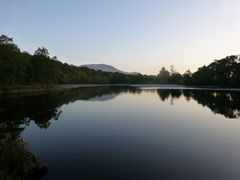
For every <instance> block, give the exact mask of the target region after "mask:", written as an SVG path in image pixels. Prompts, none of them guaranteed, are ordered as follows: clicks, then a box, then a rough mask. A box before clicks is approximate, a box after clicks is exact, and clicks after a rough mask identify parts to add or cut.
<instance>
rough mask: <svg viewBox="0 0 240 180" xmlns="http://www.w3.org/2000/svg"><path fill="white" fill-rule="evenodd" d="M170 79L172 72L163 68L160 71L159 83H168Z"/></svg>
mask: <svg viewBox="0 0 240 180" xmlns="http://www.w3.org/2000/svg"><path fill="white" fill-rule="evenodd" d="M169 77H170V72H169V71H168V70H166V68H165V67H162V69H161V70H160V71H159V74H158V81H159V82H160V83H168V81H169Z"/></svg>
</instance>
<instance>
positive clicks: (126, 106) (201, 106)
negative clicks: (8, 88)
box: [0, 87, 240, 180]
mask: <svg viewBox="0 0 240 180" xmlns="http://www.w3.org/2000/svg"><path fill="white" fill-rule="evenodd" d="M239 117H240V92H238V91H230V90H227V91H223V90H221V91H220V90H203V89H201V90H194V89H185V90H184V89H177V88H173V89H171V88H170V89H169V88H167V89H166V88H161V89H158V88H152V87H147V88H146V87H145V88H141V87H135V88H134V87H132V88H128V87H85V88H79V89H73V90H66V91H61V92H54V93H49V94H38V95H18V96H2V97H1V99H0V128H1V132H2V134H4V133H8V134H9V133H13V134H17V135H19V136H20V137H22V138H23V140H24V142H26V143H27V145H28V148H29V150H30V151H31V152H32V153H33V154H35V155H37V156H38V157H39V160H40V161H41V162H42V163H44V164H45V165H47V167H48V168H49V172H48V173H47V174H46V175H45V176H43V178H42V179H43V180H50V179H84V180H88V179H104V180H105V179H114V180H115V179H121V180H122V179H137V180H138V179H149V180H150V179H152V180H155V179H157V180H159V179H187V180H188V179H191V180H192V179H201V180H202V179H211V180H212V179H217V180H221V179H222V180H235V179H236V180H237V179H240V171H239V167H240V119H239Z"/></svg>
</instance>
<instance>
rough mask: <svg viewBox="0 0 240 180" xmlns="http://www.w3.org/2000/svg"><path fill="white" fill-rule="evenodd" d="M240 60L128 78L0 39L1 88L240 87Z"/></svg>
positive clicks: (236, 57) (45, 51)
mask: <svg viewBox="0 0 240 180" xmlns="http://www.w3.org/2000/svg"><path fill="white" fill-rule="evenodd" d="M239 82H240V58H239V56H235V55H233V56H228V57H226V58H224V59H221V60H215V61H214V62H213V63H211V64H210V65H208V66H203V67H201V68H199V69H198V70H197V71H196V72H194V73H192V72H191V71H190V70H187V71H186V72H185V73H183V74H180V73H179V72H177V71H176V70H175V69H174V66H171V67H170V71H168V70H167V69H166V68H165V67H163V68H162V69H161V70H160V71H159V73H158V75H156V76H154V75H151V76H150V75H143V74H140V73H138V74H135V75H126V74H121V73H110V72H103V71H95V70H91V69H89V68H86V67H78V66H74V65H70V64H67V63H62V62H61V61H59V60H58V59H57V57H56V56H53V57H50V55H49V52H48V50H47V49H46V48H45V47H39V48H38V49H37V50H36V51H35V52H34V54H33V55H31V54H30V53H28V52H26V51H21V50H20V49H19V47H18V46H17V45H16V44H15V43H14V42H13V39H12V38H9V37H8V36H6V35H1V36H0V85H1V86H6V85H32V84H40V85H42V86H43V85H50V84H87V83H94V84H140V83H143V84H145V83H148V84H150V83H159V84H184V85H204V86H239Z"/></svg>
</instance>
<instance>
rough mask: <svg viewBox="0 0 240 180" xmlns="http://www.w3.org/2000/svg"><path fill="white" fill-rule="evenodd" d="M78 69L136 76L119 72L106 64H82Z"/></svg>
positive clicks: (133, 73) (132, 73)
mask: <svg viewBox="0 0 240 180" xmlns="http://www.w3.org/2000/svg"><path fill="white" fill-rule="evenodd" d="M80 67H87V68H89V69H93V70H95V71H99V70H100V71H103V72H111V73H121V74H125V75H135V74H137V73H136V72H126V71H122V70H119V69H117V68H115V67H114V66H111V65H108V64H84V65H81V66H80Z"/></svg>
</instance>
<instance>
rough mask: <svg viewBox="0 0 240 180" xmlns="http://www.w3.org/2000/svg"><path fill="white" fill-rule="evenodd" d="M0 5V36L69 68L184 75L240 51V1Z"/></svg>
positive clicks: (85, 0)
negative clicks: (40, 51) (171, 69)
mask: <svg viewBox="0 0 240 180" xmlns="http://www.w3.org/2000/svg"><path fill="white" fill-rule="evenodd" d="M0 1H1V6H2V8H1V11H0V21H1V25H0V27H1V32H0V34H6V35H8V36H10V37H13V38H14V41H15V43H16V44H18V46H19V47H20V48H21V50H24V51H28V52H30V53H33V52H34V51H35V50H36V49H37V47H39V46H45V47H46V48H47V49H48V50H49V52H50V55H51V56H55V55H56V56H57V57H58V59H59V60H61V61H62V62H67V63H69V64H74V65H82V64H93V63H98V64H100V63H105V64H109V65H113V66H115V67H117V68H119V69H121V70H124V71H131V72H133V71H134V72H135V71H136V72H141V73H144V74H145V73H146V74H157V73H158V71H159V70H160V69H161V67H162V66H165V67H166V68H169V66H170V65H174V66H175V68H176V70H178V71H179V72H181V73H183V72H184V71H186V70H187V69H191V71H196V70H197V68H198V67H200V66H203V65H207V64H209V63H211V62H212V61H213V60H214V59H221V58H224V57H225V56H228V55H233V54H239V50H240V23H239V19H240V13H239V7H240V1H239V0H202V1H198V0H182V1H181V2H180V1H178V0H101V1H100V0H71V1H67V0H51V1H47V0H42V1H37V0H23V1H18V0H8V1H4V0H0Z"/></svg>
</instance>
